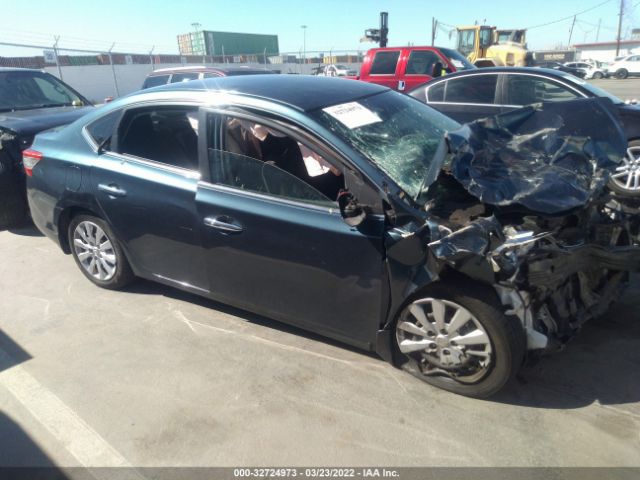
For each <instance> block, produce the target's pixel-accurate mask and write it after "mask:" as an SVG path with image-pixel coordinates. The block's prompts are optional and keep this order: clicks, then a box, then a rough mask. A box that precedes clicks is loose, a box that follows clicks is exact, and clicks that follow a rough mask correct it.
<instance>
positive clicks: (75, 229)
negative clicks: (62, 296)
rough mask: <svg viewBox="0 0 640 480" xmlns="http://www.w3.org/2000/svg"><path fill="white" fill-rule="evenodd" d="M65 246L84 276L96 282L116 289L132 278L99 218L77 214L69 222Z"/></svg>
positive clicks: (127, 264)
mask: <svg viewBox="0 0 640 480" xmlns="http://www.w3.org/2000/svg"><path fill="white" fill-rule="evenodd" d="M68 238H69V244H70V245H69V246H70V247H71V253H72V254H73V258H74V260H75V261H76V264H77V265H78V267H79V268H80V270H81V271H82V273H83V274H84V276H85V277H87V278H88V279H89V280H91V281H92V282H93V283H95V284H96V285H98V286H100V287H103V288H108V289H118V288H122V287H124V286H125V285H127V284H129V283H130V282H131V281H132V280H133V279H134V274H133V271H132V270H131V266H130V265H129V262H128V261H127V258H126V257H125V255H124V252H123V251H122V247H121V246H120V243H119V242H118V240H117V239H116V237H115V235H114V234H113V232H112V231H111V228H110V227H109V225H108V224H107V223H106V222H105V221H104V220H102V219H101V218H98V217H94V216H91V215H78V216H76V217H74V219H73V220H72V221H71V224H70V225H69V236H68Z"/></svg>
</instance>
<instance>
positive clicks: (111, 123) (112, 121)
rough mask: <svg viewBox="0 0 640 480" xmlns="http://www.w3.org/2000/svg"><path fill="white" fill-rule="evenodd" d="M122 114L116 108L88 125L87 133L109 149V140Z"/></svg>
mask: <svg viewBox="0 0 640 480" xmlns="http://www.w3.org/2000/svg"><path fill="white" fill-rule="evenodd" d="M121 114H122V112H121V111H120V110H116V111H115V112H111V113H108V114H106V115H105V116H103V117H100V118H99V119H97V120H95V121H94V122H92V123H90V124H89V125H87V127H86V130H87V133H88V134H89V136H90V137H91V138H92V139H93V141H94V142H95V143H96V145H102V146H103V148H105V149H106V150H109V146H110V145H109V141H110V140H111V137H112V136H113V132H115V129H116V125H117V124H118V120H119V119H120V115H121Z"/></svg>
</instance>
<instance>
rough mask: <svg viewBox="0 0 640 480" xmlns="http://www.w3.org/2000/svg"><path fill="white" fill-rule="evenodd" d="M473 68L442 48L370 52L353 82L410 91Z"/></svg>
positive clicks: (462, 57)
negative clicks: (439, 78)
mask: <svg viewBox="0 0 640 480" xmlns="http://www.w3.org/2000/svg"><path fill="white" fill-rule="evenodd" d="M472 68H476V67H475V66H474V65H472V64H471V63H469V61H468V60H467V59H466V58H465V57H464V56H463V55H461V54H460V53H459V52H457V51H456V50H452V49H449V48H441V47H391V48H372V49H371V50H369V51H368V52H367V54H366V55H365V57H364V62H363V63H362V67H361V68H360V75H358V76H356V77H349V78H355V79H356V80H362V81H364V82H370V83H377V84H380V85H384V86H386V87H389V88H393V89H394V90H399V91H401V92H403V91H409V90H412V89H413V88H415V87H417V86H418V85H420V84H422V83H424V82H427V81H429V80H431V79H432V78H433V77H439V76H441V75H442V74H444V73H451V72H456V71H458V70H468V69H472Z"/></svg>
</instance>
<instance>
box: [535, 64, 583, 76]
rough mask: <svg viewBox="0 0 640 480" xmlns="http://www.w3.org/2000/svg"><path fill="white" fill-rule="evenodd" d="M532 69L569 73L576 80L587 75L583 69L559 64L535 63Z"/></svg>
mask: <svg viewBox="0 0 640 480" xmlns="http://www.w3.org/2000/svg"><path fill="white" fill-rule="evenodd" d="M534 67H536V68H545V69H548V70H556V71H559V72H564V73H570V74H571V75H573V76H575V77H578V78H584V77H585V76H586V75H587V71H586V70H585V69H584V68H578V67H571V66H569V65H563V64H562V63H559V62H537V63H536V64H535V65H534Z"/></svg>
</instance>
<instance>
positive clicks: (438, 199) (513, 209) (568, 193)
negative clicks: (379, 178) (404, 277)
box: [388, 100, 640, 350]
mask: <svg viewBox="0 0 640 480" xmlns="http://www.w3.org/2000/svg"><path fill="white" fill-rule="evenodd" d="M563 103H564V105H561V104H544V105H540V106H536V107H529V108H525V109H522V110H519V111H517V112H513V113H512V114H508V115H503V116H498V117H493V118H490V119H484V120H480V121H477V122H473V123H472V124H468V125H465V126H463V128H462V129H461V130H459V131H457V132H452V133H449V134H448V138H447V142H448V152H449V153H448V158H447V159H446V161H445V162H444V163H443V165H441V166H442V167H443V168H442V169H441V170H440V171H439V173H438V174H437V175H432V179H434V180H433V181H432V182H428V183H430V186H429V188H428V189H426V190H425V191H424V193H423V195H422V196H421V198H420V201H421V202H423V203H424V204H425V211H426V213H427V216H426V218H425V223H424V225H422V226H413V227H409V228H407V226H404V227H402V228H396V229H394V230H391V231H390V233H389V236H388V240H389V241H388V256H389V259H390V265H391V272H392V275H393V273H394V265H396V267H395V268H396V271H397V264H398V263H401V264H403V265H405V266H409V265H411V264H413V265H414V266H413V267H412V268H413V270H412V273H411V277H412V281H411V282H410V285H409V287H408V288H409V289H418V288H420V285H426V284H428V283H430V282H433V281H436V280H439V279H443V278H445V277H446V276H448V275H450V274H451V273H452V272H453V273H454V274H455V275H460V274H462V275H464V276H465V277H467V278H470V279H473V280H474V281H477V282H481V283H483V284H486V285H489V286H491V288H492V289H493V290H495V292H496V294H497V296H498V298H499V299H500V301H501V303H502V305H503V306H504V309H505V313H506V314H507V315H508V316H511V317H514V318H517V319H518V320H519V321H520V322H521V324H522V326H523V327H524V330H525V332H526V336H527V348H528V349H529V350H541V349H554V348H557V347H558V346H561V345H562V344H564V343H565V342H567V341H568V340H569V339H570V338H571V337H572V336H573V335H574V334H575V333H576V332H577V331H578V330H579V329H580V327H581V326H582V324H583V323H584V322H586V321H588V320H589V319H591V318H593V317H596V316H598V315H601V314H602V313H604V312H605V311H606V310H607V309H608V308H609V306H610V305H611V303H612V302H613V301H614V300H615V299H616V298H618V297H619V295H620V294H621V292H622V291H623V289H624V287H625V286H626V285H627V283H628V280H629V276H630V272H636V271H639V270H640V248H639V247H638V246H637V245H638V222H639V218H640V217H639V215H638V214H637V211H638V209H637V207H635V206H633V205H631V204H630V203H629V202H628V201H627V199H624V198H620V197H617V196H615V195H613V194H612V193H610V192H608V191H607V190H606V188H605V187H606V185H607V182H608V181H609V176H610V174H611V172H612V171H615V168H616V166H617V165H619V164H620V161H621V159H622V157H623V156H624V154H625V151H626V140H625V138H624V135H623V133H622V130H621V129H620V126H619V123H618V121H617V119H616V117H615V113H614V112H613V111H612V109H611V108H610V105H608V104H607V103H606V102H603V101H599V100H584V101H583V100H579V101H575V102H563ZM569 103H570V104H571V105H568V104H569ZM432 173H433V172H432ZM402 231H403V232H404V236H402V235H400V234H399V233H398V232H402ZM394 236H395V237H394ZM410 242H412V244H413V246H412V247H411V248H409V247H410V246H411V243H410ZM409 251H412V252H414V253H415V252H419V253H420V255H417V254H416V255H415V258H411V255H410V254H409ZM419 257H421V260H419ZM418 261H420V262H421V263H420V267H417V264H418V263H417V262H418ZM408 293H410V292H408V291H404V292H403V294H405V295H407V294H408Z"/></svg>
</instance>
